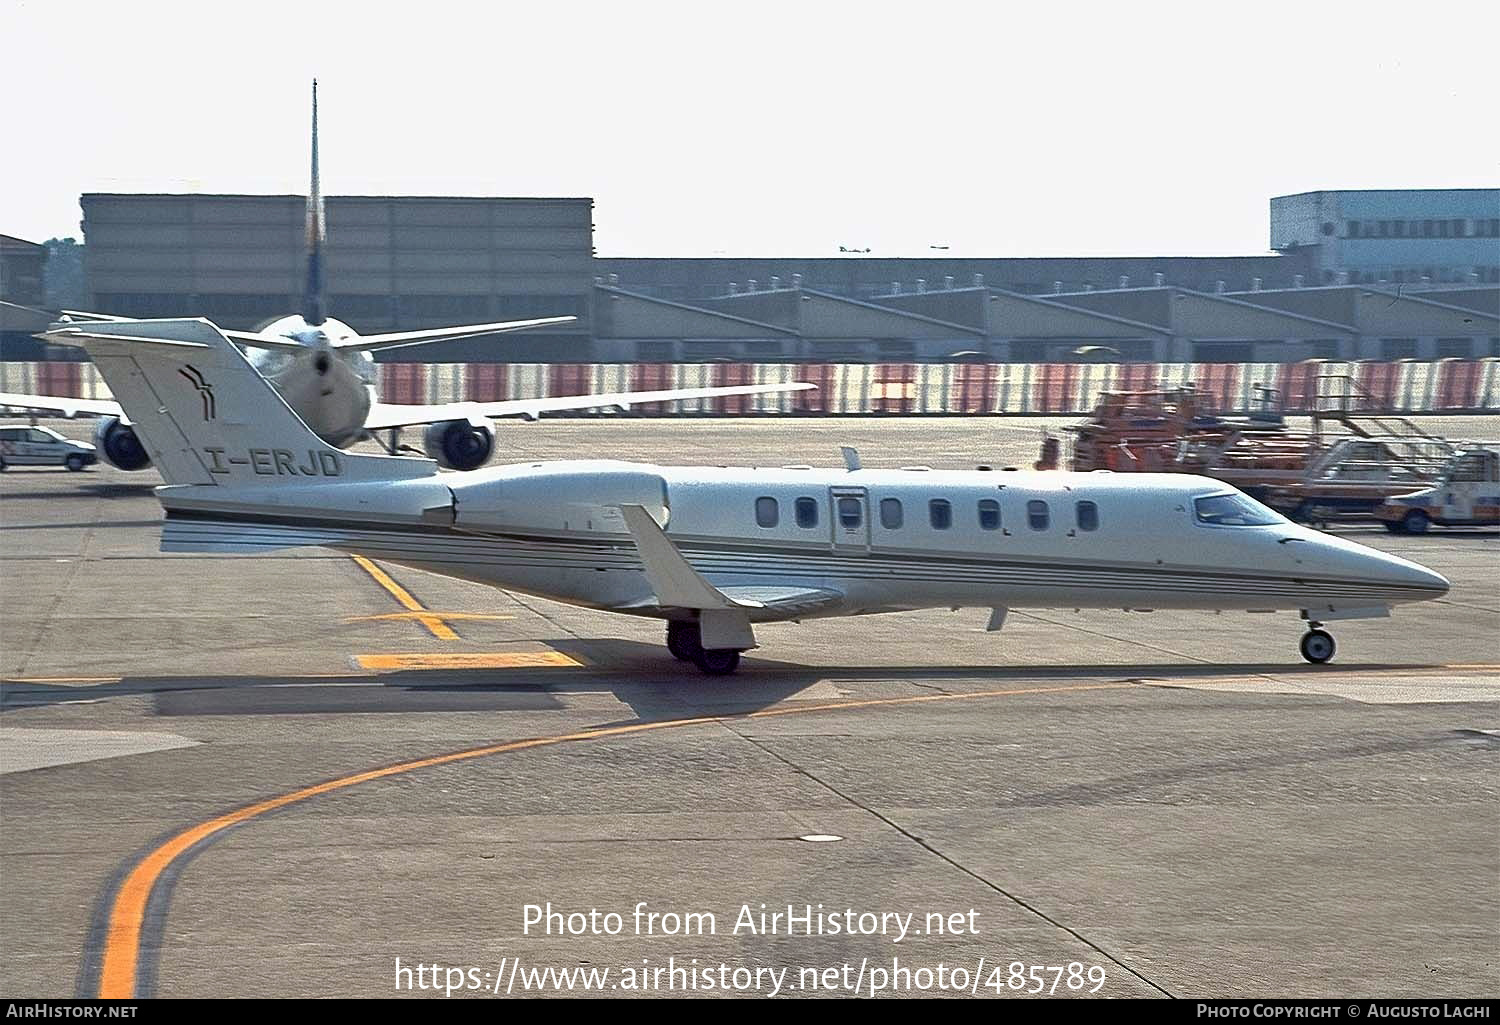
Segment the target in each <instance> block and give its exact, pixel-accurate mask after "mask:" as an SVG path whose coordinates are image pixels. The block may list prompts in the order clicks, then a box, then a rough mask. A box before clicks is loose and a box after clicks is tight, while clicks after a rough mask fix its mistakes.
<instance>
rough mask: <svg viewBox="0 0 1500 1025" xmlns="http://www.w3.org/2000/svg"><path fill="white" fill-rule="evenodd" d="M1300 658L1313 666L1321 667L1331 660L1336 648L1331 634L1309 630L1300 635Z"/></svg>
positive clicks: (1325, 631)
mask: <svg viewBox="0 0 1500 1025" xmlns="http://www.w3.org/2000/svg"><path fill="white" fill-rule="evenodd" d="M1301 648H1302V657H1303V658H1305V659H1307V660H1308V661H1309V662H1311V663H1313V664H1314V665H1322V664H1323V663H1324V662H1327V661H1328V660H1329V659H1331V658H1333V653H1334V652H1335V651H1337V650H1338V646H1337V645H1335V644H1334V643H1333V634H1331V633H1329V632H1328V631H1327V630H1309V631H1307V633H1305V634H1303V635H1302V644H1301Z"/></svg>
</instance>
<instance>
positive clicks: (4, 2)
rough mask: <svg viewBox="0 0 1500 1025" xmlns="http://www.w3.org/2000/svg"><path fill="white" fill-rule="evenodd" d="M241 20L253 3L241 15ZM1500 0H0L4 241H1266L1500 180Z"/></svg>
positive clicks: (767, 252) (691, 246)
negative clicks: (262, 231) (491, 202)
mask: <svg viewBox="0 0 1500 1025" xmlns="http://www.w3.org/2000/svg"><path fill="white" fill-rule="evenodd" d="M229 11H234V12H236V13H234V14H227V13H225V12H229ZM1497 28H1500V4H1495V3H1493V2H1492V0H1491V2H1468V0H1446V2H1443V3H1435V4H1425V5H1424V4H1412V3H1410V2H1402V3H1397V4H1385V3H1377V2H1364V3H1345V2H1326V0H1317V2H1308V0H1301V2H1293V3H1284V2H1281V0H1245V2H1241V3H1234V4H1202V3H1181V4H1179V3H1149V2H1148V3H1098V4H1095V3H1076V2H1075V3H1068V4H1058V3H1034V4H1016V5H1011V4H1000V3H993V2H989V3H973V4H952V5H948V4H941V3H938V4H890V3H882V2H874V0H865V2H861V3H844V2H831V0H801V2H791V3H783V2H779V0H754V2H734V3H727V2H722V0H719V2H699V3H666V2H654V0H635V2H620V0H616V2H613V3H576V2H575V3H566V2H553V3H545V4H544V3H524V4H523V3H493V4H479V3H452V2H448V0H422V2H420V3H411V2H404V3H399V4H396V3H386V4H372V3H365V4H332V3H326V4H318V3H314V2H312V0H302V2H299V3H287V2H283V0H256V2H241V3H239V4H236V5H232V6H231V5H223V4H214V3H207V2H203V0H195V2H192V3H168V2H158V0H127V2H96V3H70V2H66V0H0V39H4V40H5V43H4V44H3V50H0V96H3V97H5V104H4V109H3V131H4V136H5V139H6V143H5V149H6V151H7V156H6V159H5V160H4V161H3V163H0V167H3V171H0V174H3V175H4V181H3V188H0V232H4V233H6V234H12V235H19V236H21V237H22V238H30V239H33V240H38V241H40V240H41V239H44V238H47V237H49V236H53V235H69V234H71V235H77V234H78V220H79V218H80V216H81V215H80V212H79V210H78V205H77V200H78V195H79V194H80V193H81V192H86V191H122V192H130V191H165V192H194V191H197V192H272V193H278V192H279V193H297V194H301V193H303V192H304V191H305V190H306V177H307V120H308V83H309V80H310V79H311V78H312V77H313V76H314V75H316V76H317V77H318V78H319V80H320V87H319V89H320V99H321V106H322V121H321V126H320V128H321V134H322V160H323V185H324V191H325V192H326V193H328V194H331V195H339V194H387V193H389V194H412V195H422V194H426V195H441V194H460V195H499V196H507V195H518V196H524V195H541V196H548V195H550V196H593V197H594V199H595V218H594V219H595V223H596V225H597V229H596V234H595V241H596V245H597V247H598V250H599V252H600V253H601V254H602V255H611V256H620V255H627V256H677V255H695V256H711V255H731V256H813V255H834V254H836V253H837V250H838V247H839V246H840V245H847V246H851V247H854V246H857V247H861V248H863V247H865V246H868V247H870V248H871V249H872V250H873V255H877V256H920V255H941V254H939V253H936V252H934V251H932V250H930V249H929V248H928V247H929V246H931V245H947V246H950V247H951V248H950V249H949V250H948V254H949V255H954V256H1053V255H1112V254H1113V255H1179V254H1181V255H1190V254H1229V253H1235V254H1239V253H1253V252H1260V251H1263V250H1265V248H1266V246H1267V244H1268V239H1267V219H1268V215H1267V200H1268V199H1269V198H1270V197H1271V196H1273V195H1280V194H1285V193H1291V192H1306V191H1312V190H1315V189H1333V188H1411V187H1429V188H1435V187H1494V186H1495V185H1497V184H1500V130H1497V129H1496V126H1495V123H1494V121H1493V118H1494V112H1495V109H1496V100H1497V96H1500V85H1497V80H1496V78H1495V69H1494V66H1493V60H1492V58H1493V52H1494V51H1493V47H1494V42H1495V39H1496V38H1497Z"/></svg>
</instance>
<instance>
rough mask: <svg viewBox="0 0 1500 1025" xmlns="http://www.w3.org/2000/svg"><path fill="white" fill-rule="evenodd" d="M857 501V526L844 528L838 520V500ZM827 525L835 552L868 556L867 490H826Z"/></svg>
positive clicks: (843, 487)
mask: <svg viewBox="0 0 1500 1025" xmlns="http://www.w3.org/2000/svg"><path fill="white" fill-rule="evenodd" d="M841 498H853V499H857V500H858V501H859V526H858V527H855V528H852V529H851V528H849V527H845V526H844V524H843V522H842V521H841V520H840V519H839V499H841ZM828 523H829V530H830V531H831V535H830V540H831V542H832V546H833V550H834V551H835V552H844V553H846V554H852V555H869V554H870V494H869V489H868V488H862V487H849V486H844V485H835V486H834V487H831V488H829V489H828Z"/></svg>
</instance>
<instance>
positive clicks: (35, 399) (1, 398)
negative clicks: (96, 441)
mask: <svg viewBox="0 0 1500 1025" xmlns="http://www.w3.org/2000/svg"><path fill="white" fill-rule="evenodd" d="M4 407H9V408H11V409H24V410H26V411H27V412H35V413H58V414H61V415H62V416H65V417H67V418H68V419H69V420H71V419H73V418H74V417H75V416H77V415H78V414H80V413H85V414H87V415H89V416H118V417H121V418H122V419H123V418H124V416H125V411H124V410H123V409H121V408H120V404H119V403H118V402H111V401H109V400H108V399H73V398H68V397H67V396H63V395H22V394H19V393H17V392H0V408H4Z"/></svg>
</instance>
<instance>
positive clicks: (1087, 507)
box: [1074, 502, 1099, 530]
mask: <svg viewBox="0 0 1500 1025" xmlns="http://www.w3.org/2000/svg"><path fill="white" fill-rule="evenodd" d="M1074 508H1075V510H1076V511H1077V513H1078V529H1079V530H1098V529H1099V507H1098V506H1097V505H1095V504H1094V503H1093V502H1079V503H1078V505H1076V506H1075V507H1074Z"/></svg>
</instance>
